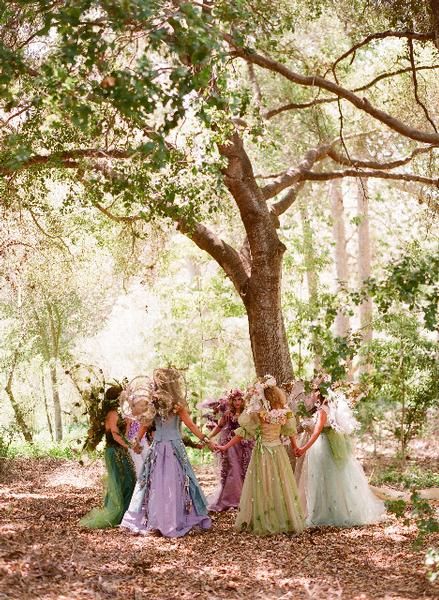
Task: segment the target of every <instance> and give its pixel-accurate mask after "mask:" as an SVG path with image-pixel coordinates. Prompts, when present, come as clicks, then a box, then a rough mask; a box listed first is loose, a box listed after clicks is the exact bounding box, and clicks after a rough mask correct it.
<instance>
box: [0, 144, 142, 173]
mask: <svg viewBox="0 0 439 600" xmlns="http://www.w3.org/2000/svg"><path fill="white" fill-rule="evenodd" d="M133 154H134V152H133V151H128V150H100V149H96V148H84V149H77V150H64V151H63V152H54V153H52V154H36V155H34V156H31V157H30V158H29V159H28V160H25V161H23V162H20V163H19V164H18V165H17V167H13V166H2V165H1V164H0V175H10V174H11V173H16V172H17V171H22V170H24V169H30V168H31V167H35V166H37V165H49V166H57V164H61V165H62V166H63V167H67V168H76V167H78V166H79V163H78V162H77V160H78V159H82V158H117V159H127V158H131V157H132V156H133Z"/></svg>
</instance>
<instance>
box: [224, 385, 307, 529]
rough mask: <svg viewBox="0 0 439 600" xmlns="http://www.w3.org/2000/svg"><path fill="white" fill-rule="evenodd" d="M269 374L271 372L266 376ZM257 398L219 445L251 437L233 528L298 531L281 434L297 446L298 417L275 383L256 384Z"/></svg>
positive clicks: (296, 508)
mask: <svg viewBox="0 0 439 600" xmlns="http://www.w3.org/2000/svg"><path fill="white" fill-rule="evenodd" d="M271 380H273V378H271V379H270V380H269V381H271ZM256 385H257V386H259V388H262V389H259V390H258V389H257V390H256V395H257V396H258V398H257V401H256V403H254V402H253V401H251V400H250V402H249V405H248V406H247V407H246V409H245V410H244V412H243V413H242V414H241V416H240V417H239V419H238V423H239V425H240V427H239V428H238V429H236V430H235V436H234V438H232V439H231V440H230V442H228V443H227V444H226V445H224V446H218V450H220V451H222V452H227V450H228V449H229V448H230V447H232V446H233V445H235V444H237V443H239V442H240V441H241V440H242V439H245V440H248V439H255V440H256V444H255V446H254V448H253V452H252V457H251V460H250V464H249V466H248V469H247V474H246V477H245V480H244V485H243V488H242V493H241V500H240V503H239V510H238V515H237V518H236V523H235V528H236V529H238V531H249V532H251V533H254V534H256V535H269V534H276V533H300V532H301V531H302V530H303V529H304V526H305V523H304V517H303V513H302V509H301V506H300V502H299V498H298V491H297V485H296V480H295V478H294V473H293V469H292V467H291V462H290V459H289V457H288V453H287V450H286V448H285V446H284V444H283V442H282V440H281V436H287V437H289V438H290V440H291V443H292V445H293V446H295V438H294V436H295V434H296V423H295V418H294V415H293V413H292V412H291V410H290V409H289V408H287V407H286V397H285V394H284V392H283V391H282V390H281V389H280V388H278V387H277V386H273V384H272V383H271V385H270V386H269V387H263V386H264V381H263V382H262V383H260V384H256Z"/></svg>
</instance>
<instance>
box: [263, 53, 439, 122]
mask: <svg viewBox="0 0 439 600" xmlns="http://www.w3.org/2000/svg"><path fill="white" fill-rule="evenodd" d="M432 69H439V65H421V66H420V67H416V71H426V70H432ZM411 72H412V67H411V66H410V67H405V68H404V69H398V70H397V71H388V72H386V73H381V74H380V75H377V76H376V77H375V78H374V79H372V80H371V81H369V82H368V83H365V84H364V85H361V86H360V87H357V88H354V89H353V90H351V91H352V92H354V93H357V92H364V91H365V90H368V89H369V88H371V87H373V86H374V85H375V84H377V83H378V82H380V81H382V80H383V79H388V78H390V77H395V76H396V75H403V74H404V73H411ZM332 102H337V98H314V100H310V101H309V102H289V103H288V104H284V105H282V106H279V107H278V108H274V109H272V110H269V111H267V112H266V113H264V114H263V115H262V116H263V118H264V119H268V120H269V119H272V118H273V117H275V116H277V115H279V114H281V113H283V112H286V111H289V110H301V109H306V108H312V107H313V106H318V105H320V104H330V103H332Z"/></svg>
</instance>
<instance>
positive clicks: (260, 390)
mask: <svg viewBox="0 0 439 600" xmlns="http://www.w3.org/2000/svg"><path fill="white" fill-rule="evenodd" d="M276 385H277V383H276V379H275V378H274V377H273V375H264V377H262V378H260V379H258V381H256V383H254V384H253V385H252V386H250V387H249V388H248V389H247V391H246V393H245V396H244V397H245V402H246V407H245V412H247V413H252V412H259V411H261V410H265V411H269V410H270V409H271V407H270V403H269V402H268V400H267V398H266V397H265V394H264V390H266V389H267V388H270V387H276Z"/></svg>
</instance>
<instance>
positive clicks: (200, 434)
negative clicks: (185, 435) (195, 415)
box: [177, 407, 207, 441]
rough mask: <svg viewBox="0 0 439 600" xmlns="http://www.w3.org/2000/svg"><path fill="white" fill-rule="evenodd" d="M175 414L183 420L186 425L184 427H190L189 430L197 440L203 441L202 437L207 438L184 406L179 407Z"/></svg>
mask: <svg viewBox="0 0 439 600" xmlns="http://www.w3.org/2000/svg"><path fill="white" fill-rule="evenodd" d="M177 414H178V416H179V417H180V419H181V420H182V421H183V423H184V424H185V425H186V427H187V428H188V429H190V431H192V433H193V434H194V435H196V436H197V438H198V439H199V440H201V441H204V439H205V438H207V436H206V435H204V433H203V432H202V431H201V429H199V428H198V427H197V426H196V425H195V423H194V422H193V421H192V419H191V417H190V415H189V413H188V412H187V410H186V409H185V408H183V407H181V408H180V410H178V411H177Z"/></svg>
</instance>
